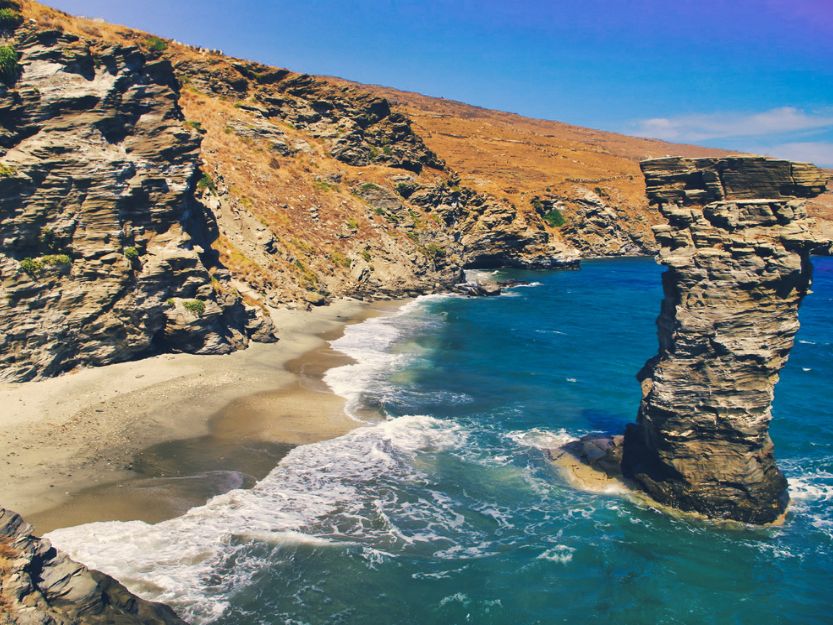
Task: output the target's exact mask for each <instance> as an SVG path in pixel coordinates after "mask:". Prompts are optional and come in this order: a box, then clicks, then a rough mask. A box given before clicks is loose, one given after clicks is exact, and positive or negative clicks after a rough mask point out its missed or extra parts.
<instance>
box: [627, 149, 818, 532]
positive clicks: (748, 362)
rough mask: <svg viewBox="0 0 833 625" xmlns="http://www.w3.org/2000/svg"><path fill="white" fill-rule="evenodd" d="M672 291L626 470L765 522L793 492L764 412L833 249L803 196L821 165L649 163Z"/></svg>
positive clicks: (651, 489)
mask: <svg viewBox="0 0 833 625" xmlns="http://www.w3.org/2000/svg"><path fill="white" fill-rule="evenodd" d="M642 169H643V171H644V174H645V179H646V183H647V189H648V197H649V199H650V202H651V204H652V205H653V206H655V207H656V208H657V210H658V211H659V212H660V214H661V215H662V216H663V217H664V218H665V220H666V221H667V223H666V224H664V225H659V226H655V227H654V232H655V235H656V238H657V241H658V242H659V244H660V260H661V262H662V263H663V264H664V265H666V266H667V267H668V271H667V272H666V273H665V274H664V275H663V289H664V293H665V298H664V300H663V302H662V310H661V313H660V316H659V319H658V321H657V327H658V333H659V343H660V348H659V353H658V355H657V356H656V357H654V358H653V359H652V360H650V361H649V362H648V363H647V364H646V365H645V367H644V368H643V370H642V371H641V372H640V374H639V380H640V382H641V384H642V394H643V397H642V403H641V405H640V409H639V414H638V417H637V423H636V424H635V425H632V426H630V427H628V429H627V431H626V434H625V440H624V450H623V454H624V455H623V461H622V468H623V472H624V474H625V475H626V476H627V477H629V478H631V479H632V480H634V481H635V482H636V484H637V485H638V486H639V487H641V488H642V489H644V490H645V491H646V492H647V493H648V494H649V495H651V497H653V498H654V499H656V500H657V501H659V502H661V503H665V504H668V505H671V506H674V507H677V508H681V509H683V510H688V511H696V512H700V513H703V514H705V515H708V516H710V517H714V518H726V519H735V520H738V521H744V522H750V523H766V522H771V521H773V520H775V519H776V518H777V517H779V515H781V514H782V513H783V512H784V510H785V508H786V505H787V503H788V495H787V484H786V481H785V479H784V477H783V475H782V474H781V472H780V471H779V469H778V467H777V466H776V463H775V457H774V454H773V444H772V441H771V440H770V437H769V422H770V418H771V405H772V399H773V391H774V387H775V384H776V382H777V381H778V374H779V372H780V370H781V368H782V367H783V366H784V364H785V362H786V360H787V357H788V355H789V352H790V349H791V348H792V345H793V339H794V337H795V333H796V331H797V330H798V307H799V304H800V303H801V300H802V299H803V298H804V296H805V295H806V294H807V293H808V290H809V288H810V284H811V278H812V268H811V264H810V254H811V253H812V252H813V251H814V250H817V249H826V247H827V246H829V244H830V242H829V241H826V240H824V239H823V238H822V237H820V236H819V235H818V234H817V233H816V230H815V228H814V224H813V221H812V219H810V218H808V217H807V213H806V208H805V198H811V197H814V196H817V195H819V194H820V193H822V192H823V191H824V188H825V176H824V173H823V172H822V171H820V170H819V169H817V168H816V167H813V166H812V165H806V164H801V163H790V162H788V161H779V160H772V159H764V158H755V157H750V158H720V159H712V158H707V159H696V160H689V159H683V158H665V159H658V160H652V161H646V162H644V163H642Z"/></svg>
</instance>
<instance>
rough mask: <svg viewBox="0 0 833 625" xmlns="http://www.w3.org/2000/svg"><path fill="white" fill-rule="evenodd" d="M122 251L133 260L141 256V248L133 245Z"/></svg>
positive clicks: (128, 258)
mask: <svg viewBox="0 0 833 625" xmlns="http://www.w3.org/2000/svg"><path fill="white" fill-rule="evenodd" d="M122 251H123V252H124V256H125V258H127V260H131V261H132V260H136V259H137V258H139V250H137V249H136V248H135V247H133V246H132V245H130V246H128V247H126V248H124V250H122Z"/></svg>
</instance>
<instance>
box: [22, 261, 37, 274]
mask: <svg viewBox="0 0 833 625" xmlns="http://www.w3.org/2000/svg"><path fill="white" fill-rule="evenodd" d="M20 270H21V271H25V272H26V273H28V274H29V275H31V276H34V275H35V274H37V273H38V271H39V270H38V265H37V263H35V261H33V260H32V259H31V258H24V259H23V260H21V261H20Z"/></svg>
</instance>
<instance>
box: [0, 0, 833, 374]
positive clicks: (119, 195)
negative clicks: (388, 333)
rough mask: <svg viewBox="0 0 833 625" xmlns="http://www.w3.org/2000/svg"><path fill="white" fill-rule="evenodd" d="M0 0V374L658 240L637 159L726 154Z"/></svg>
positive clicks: (182, 346)
mask: <svg viewBox="0 0 833 625" xmlns="http://www.w3.org/2000/svg"><path fill="white" fill-rule="evenodd" d="M0 1H2V3H3V6H11V7H13V8H12V12H15V11H19V19H17V20H11V22H12V23H10V24H8V25H7V26H6V27H5V28H6V29H5V31H2V30H0V46H5V48H6V50H7V51H9V50H10V51H11V52H12V53H13V55H14V56H17V58H18V62H17V63H16V64H14V63H12V65H10V66H9V67H7V68H5V69H6V70H8V71H5V72H4V73H3V76H2V79H0V280H1V281H0V290H2V297H0V337H3V341H4V343H3V344H2V351H0V379H28V378H33V377H40V376H44V375H54V374H56V373H60V372H62V371H66V370H69V369H71V368H73V367H75V366H83V365H86V364H91V363H96V364H105V363H108V362H115V361H118V360H124V359H129V358H137V357H141V356H144V355H149V354H153V353H159V352H163V351H189V352H198V353H224V352H227V351H229V350H232V349H237V348H238V347H241V346H243V345H245V344H246V343H247V341H248V340H249V339H253V340H269V339H270V337H271V328H270V326H269V323H268V320H264V318H265V317H266V315H264V312H265V311H267V310H268V308H267V307H268V306H276V305H308V304H320V303H324V302H326V301H328V300H330V299H332V298H335V297H341V296H353V297H368V298H379V297H395V296H402V295H413V294H417V293H425V292H431V291H436V290H438V289H446V288H450V287H451V286H452V285H454V284H455V283H456V282H458V281H459V280H460V279H461V275H462V270H463V269H464V268H477V267H481V268H482V267H498V266H513V267H529V268H547V267H558V266H563V265H565V264H567V265H569V264H572V263H574V262H575V259H576V258H578V257H580V256H585V257H587V256H597V255H625V254H647V253H652V252H653V250H655V246H656V244H655V241H654V238H653V234H652V232H651V229H650V226H651V225H652V224H654V223H655V222H656V215H654V214H653V213H652V212H651V211H650V210H649V209H648V207H647V203H646V201H645V199H644V185H643V182H642V177H641V175H640V173H639V168H638V161H639V160H640V159H643V158H646V157H655V156H662V155H666V154H678V155H684V156H706V155H712V154H722V153H723V152H721V151H717V150H708V149H705V148H697V147H692V146H680V145H673V144H668V143H663V142H659V141H651V140H646V139H637V138H632V137H625V136H622V135H617V134H613V133H607V132H601V131H595V130H589V129H584V128H578V127H575V126H570V125H567V124H561V123H558V122H549V121H542V120H534V119H527V118H523V117H520V116H518V115H513V114H510V113H502V112H498V111H488V110H485V109H479V108H476V107H472V106H468V105H465V104H460V103H457V102H451V101H448V100H442V99H437V98H428V97H426V96H420V95H417V94H409V93H404V92H399V91H395V90H392V89H386V88H382V87H373V86H364V85H357V84H354V83H349V82H347V81H344V80H341V79H335V78H324V77H314V76H308V75H303V74H297V73H294V72H292V71H290V70H285V69H280V68H274V67H268V66H265V65H262V64H259V63H255V62H250V61H244V60H240V59H234V58H230V57H227V56H224V55H223V54H222V53H221V52H220V51H216V50H205V49H201V48H196V47H193V46H189V45H185V44H182V43H178V42H174V41H170V40H163V39H160V38H157V37H154V36H152V35H149V34H147V33H143V32H140V31H137V30H133V29H129V28H124V27H120V26H114V25H111V24H107V23H104V22H101V21H96V20H89V19H83V18H77V17H73V16H70V15H68V14H66V13H63V12H60V11H56V10H54V9H51V8H48V7H46V6H44V5H41V4H39V3H37V2H34V1H33V0H19V1H16V0H0ZM15 7H16V8H15ZM6 57H7V58H8V57H9V55H8V54H7V55H6ZM818 211H819V212H821V213H824V212H825V211H827V209H826V208H825V207H824V206H821V207H820V208H819V209H818ZM21 320H25V323H21Z"/></svg>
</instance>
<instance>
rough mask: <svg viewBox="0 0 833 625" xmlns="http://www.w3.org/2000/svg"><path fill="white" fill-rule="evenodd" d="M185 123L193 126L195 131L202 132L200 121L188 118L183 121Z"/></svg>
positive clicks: (189, 126)
mask: <svg viewBox="0 0 833 625" xmlns="http://www.w3.org/2000/svg"><path fill="white" fill-rule="evenodd" d="M185 125H186V126H188V128H193V129H194V130H196V131H197V132H202V131H203V130H202V124H201V123H200V122H193V121H191V120H190V119H189V120H187V121H186V122H185Z"/></svg>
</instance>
